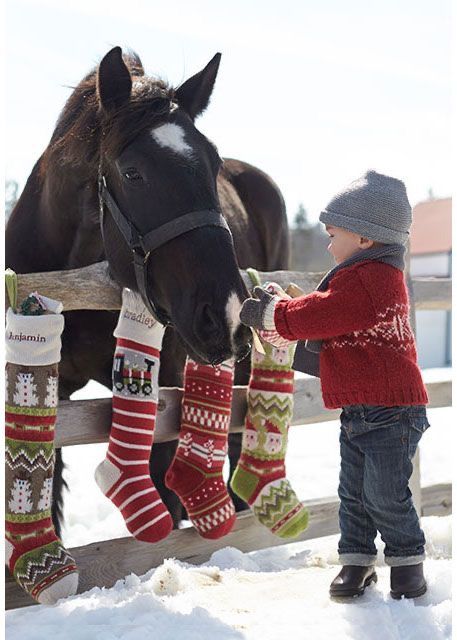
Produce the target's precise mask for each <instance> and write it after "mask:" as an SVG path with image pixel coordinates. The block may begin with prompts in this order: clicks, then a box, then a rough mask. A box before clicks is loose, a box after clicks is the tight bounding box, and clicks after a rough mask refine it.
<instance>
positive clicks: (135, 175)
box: [122, 168, 143, 182]
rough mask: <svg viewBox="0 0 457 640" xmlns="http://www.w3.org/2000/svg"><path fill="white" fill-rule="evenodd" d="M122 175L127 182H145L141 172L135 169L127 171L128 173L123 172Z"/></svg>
mask: <svg viewBox="0 0 457 640" xmlns="http://www.w3.org/2000/svg"><path fill="white" fill-rule="evenodd" d="M122 175H123V176H124V178H126V180H130V181H132V182H133V181H134V180H143V178H142V176H141V174H140V173H139V171H137V170H136V169H134V168H131V169H127V170H126V171H123V172H122Z"/></svg>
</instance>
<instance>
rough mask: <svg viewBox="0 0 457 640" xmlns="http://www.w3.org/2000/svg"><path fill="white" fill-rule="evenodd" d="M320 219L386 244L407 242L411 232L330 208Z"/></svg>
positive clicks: (323, 212)
mask: <svg viewBox="0 0 457 640" xmlns="http://www.w3.org/2000/svg"><path fill="white" fill-rule="evenodd" d="M319 220H320V221H321V222H322V223H324V224H331V225H333V226H335V227H341V228H342V229H346V230H347V231H353V232H354V233H360V235H361V236H363V237H364V238H368V239H369V240H374V241H376V242H384V243H385V244H406V242H407V241H408V238H409V232H407V233H405V232H402V231H396V230H395V229H388V228H386V227H382V226H379V225H377V224H373V223H372V222H367V221H366V220H360V219H358V218H351V217H350V216H344V215H342V214H341V213H335V212H334V211H331V210H330V209H324V211H322V212H321V214H320V216H319Z"/></svg>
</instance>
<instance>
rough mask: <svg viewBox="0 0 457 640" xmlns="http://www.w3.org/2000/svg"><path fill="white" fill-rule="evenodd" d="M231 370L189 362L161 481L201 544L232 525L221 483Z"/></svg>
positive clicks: (232, 514) (229, 503)
mask: <svg viewBox="0 0 457 640" xmlns="http://www.w3.org/2000/svg"><path fill="white" fill-rule="evenodd" d="M233 368H234V363H233V360H228V361H226V362H224V363H222V364H221V365H220V366H218V367H212V366H210V365H201V364H197V363H196V362H194V361H193V360H191V359H190V358H187V360H186V366H185V370H184V395H183V399H182V413H181V431H180V434H179V442H178V448H177V450H176V455H175V457H174V460H173V462H172V463H171V465H170V467H169V469H168V471H167V474H166V476H165V483H166V485H167V487H168V488H169V489H172V490H173V491H174V492H175V493H176V494H177V495H178V496H179V498H180V499H181V501H182V502H183V504H184V506H185V507H186V509H187V513H188V515H189V518H190V519H191V521H192V523H193V525H194V526H195V528H196V529H197V531H198V533H199V534H200V535H201V536H202V537H204V538H220V537H222V536H224V535H226V534H227V533H228V532H229V531H230V530H231V528H232V527H233V525H234V523H235V520H236V516H235V507H234V506H233V502H232V499H231V498H230V496H229V494H228V492H227V487H226V485H225V482H224V479H223V477H222V468H223V466H224V460H225V456H226V453H227V437H228V430H229V425H230V413H231V406H232V393H233Z"/></svg>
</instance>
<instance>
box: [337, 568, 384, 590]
mask: <svg viewBox="0 0 457 640" xmlns="http://www.w3.org/2000/svg"><path fill="white" fill-rule="evenodd" d="M377 581H378V576H377V575H376V572H375V570H374V567H358V566H356V565H351V564H347V565H344V567H343V568H342V569H341V571H340V572H339V574H338V575H337V576H336V578H335V579H334V580H333V582H332V584H331V585H330V595H331V596H332V597H337V598H345V597H350V596H361V595H362V594H363V592H364V591H365V587H368V585H369V584H371V583H372V582H377Z"/></svg>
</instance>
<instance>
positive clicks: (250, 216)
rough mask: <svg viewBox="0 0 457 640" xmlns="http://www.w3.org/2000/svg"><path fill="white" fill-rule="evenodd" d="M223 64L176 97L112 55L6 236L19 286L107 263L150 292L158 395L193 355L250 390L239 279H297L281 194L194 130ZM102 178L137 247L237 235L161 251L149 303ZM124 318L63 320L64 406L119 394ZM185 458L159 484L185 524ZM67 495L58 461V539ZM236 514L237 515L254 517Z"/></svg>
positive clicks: (79, 96)
mask: <svg viewBox="0 0 457 640" xmlns="http://www.w3.org/2000/svg"><path fill="white" fill-rule="evenodd" d="M219 62H220V54H217V55H216V56H214V58H213V59H212V60H211V61H210V62H209V63H208V65H207V66H206V67H205V68H204V69H203V70H202V71H200V72H199V73H197V74H196V75H194V76H193V77H191V78H190V79H188V80H187V81H186V82H184V84H182V85H181V86H180V87H179V88H177V89H173V88H171V87H169V86H167V85H166V84H165V83H163V82H162V81H160V80H157V79H154V78H151V77H148V76H146V75H145V73H144V69H143V66H142V64H141V62H140V60H139V58H138V57H137V56H136V55H135V54H128V55H124V56H122V52H121V49H120V48H119V47H116V48H114V49H112V50H111V51H110V52H109V53H108V54H107V55H106V56H105V57H104V58H103V60H102V61H101V63H100V65H99V66H98V68H96V69H95V70H93V71H92V72H91V73H89V74H88V75H87V76H86V77H85V78H84V79H83V80H82V81H81V82H80V84H79V85H78V86H77V87H76V88H75V89H74V91H73V93H72V94H71V95H70V98H69V99H68V101H67V104H66V105H65V107H64V109H63V112H62V113H61V115H60V118H59V120H58V122H57V125H56V128H55V131H54V133H53V136H52V138H51V141H50V143H49V146H48V147H47V149H46V150H45V152H44V153H43V155H42V156H41V158H40V159H39V160H38V162H37V163H36V165H35V167H34V168H33V170H32V173H31V175H30V177H29V179H28V181H27V184H26V186H25V189H24V191H23V193H22V195H21V197H20V199H19V201H18V203H17V205H16V207H15V209H14V211H13V212H12V214H11V217H10V219H9V222H8V225H7V229H6V266H7V267H10V268H12V269H14V270H15V271H16V272H17V273H29V272H38V271H54V270H63V269H74V268H78V267H84V266H87V265H89V264H92V263H94V262H98V261H101V260H108V263H109V267H110V272H111V275H112V277H113V279H114V280H116V282H117V283H118V284H119V285H120V286H126V287H129V288H131V289H134V290H137V291H138V290H139V291H140V292H141V294H142V296H143V300H144V301H145V303H146V304H148V306H150V307H152V308H153V309H154V310H155V311H157V312H160V314H161V316H162V317H165V318H166V321H167V322H169V323H170V325H172V326H170V327H169V328H168V329H167V331H166V333H165V338H164V343H163V350H162V357H161V366H160V377H159V383H160V385H161V386H179V385H181V384H182V371H183V367H184V361H185V357H186V354H189V355H190V356H191V357H192V358H194V359H195V360H197V361H198V362H206V363H208V362H209V363H214V364H215V363H218V362H220V361H222V360H224V359H226V358H228V357H231V356H235V357H236V359H237V360H238V361H239V362H238V364H237V366H236V371H235V384H247V382H248V378H249V359H248V358H244V360H243V357H244V356H245V355H246V354H247V352H248V350H249V339H250V334H249V332H248V331H247V329H246V328H245V327H243V326H242V325H240V323H239V319H238V311H239V308H240V305H241V302H242V301H243V300H244V299H245V298H246V297H247V295H248V294H247V291H246V288H245V286H244V284H243V281H242V279H241V277H240V274H239V268H246V267H249V266H251V267H255V268H257V269H259V270H262V271H272V270H276V269H286V268H287V267H288V259H289V238H288V227H287V218H286V215H285V208H284V202H283V198H282V196H281V193H280V192H279V190H278V188H277V187H276V185H275V184H274V183H273V182H272V180H271V179H270V178H269V177H268V176H267V175H265V174H264V173H263V172H261V171H260V170H259V169H257V168H255V167H253V166H251V165H248V164H246V163H244V162H240V161H238V160H229V159H225V160H223V161H222V160H221V158H220V157H219V154H218V152H217V149H216V147H215V146H214V144H212V143H211V142H210V141H209V140H208V139H207V138H206V137H205V136H204V135H203V134H202V133H201V132H200V131H198V129H197V128H196V127H195V124H194V121H195V118H196V117H197V116H198V115H199V114H201V113H202V111H203V110H204V109H205V108H206V107H207V105H208V103H209V99H210V96H211V93H212V90H213V86H214V82H215V79H216V75H217V71H218V67H219ZM99 177H102V178H103V183H104V184H106V185H107V188H109V193H110V197H111V198H112V202H113V203H114V204H113V205H112V207H111V209H113V208H116V209H117V210H119V211H121V212H122V215H123V216H124V217H125V219H126V220H127V221H128V224H129V225H130V226H129V229H130V230H131V229H134V230H135V234H136V237H145V236H146V235H148V234H149V232H151V230H157V229H159V228H163V226H164V225H167V224H168V223H169V222H170V221H173V224H174V221H176V220H179V221H181V218H183V217H185V216H186V215H188V214H189V213H191V212H192V213H194V212H201V211H204V212H208V211H210V212H212V214H211V215H219V214H218V213H217V212H220V211H221V212H222V214H223V216H224V218H225V220H226V221H227V223H228V226H229V227H230V230H231V233H230V232H229V231H228V230H227V229H224V228H223V227H222V226H220V225H219V226H215V225H213V224H210V223H207V224H204V226H199V227H197V228H190V229H188V230H185V231H181V233H179V235H176V236H173V237H172V238H171V239H169V240H168V241H165V242H162V244H160V246H158V247H157V248H155V249H154V250H153V251H151V252H150V255H147V256H144V255H143V256H142V257H144V258H145V259H144V264H145V265H146V266H145V270H144V276H145V281H144V287H143V289H142V288H141V286H139V284H138V279H137V277H136V272H135V269H134V266H133V257H134V253H132V250H131V248H129V246H128V243H127V242H126V239H125V234H124V235H123V233H122V232H121V230H120V229H119V226H118V224H116V221H115V215H114V212H113V210H110V207H109V206H108V207H105V208H104V214H102V215H100V200H99V195H100V194H99V185H100V184H101V182H100V181H99ZM102 210H103V207H102ZM199 215H200V214H199ZM204 215H207V214H204ZM224 224H225V223H224ZM168 226H169V225H168ZM167 228H168V227H167ZM117 315H118V314H117V313H113V312H94V311H77V312H76V311H72V312H67V313H65V330H64V333H63V337H62V361H61V364H60V398H61V399H68V398H69V396H70V394H72V393H73V392H74V391H76V390H78V389H80V388H81V387H83V386H84V385H85V384H86V383H87V382H88V380H90V379H93V380H96V381H98V382H100V383H101V384H103V385H105V386H106V387H108V388H111V369H112V358H113V352H114V338H113V337H112V332H113V329H114V326H115V324H116V321H117ZM74 428H75V429H78V425H77V424H75V426H74ZM239 448H240V438H239V437H231V438H230V454H229V455H230V461H231V466H232V467H233V463H234V462H235V461H236V459H237V457H238V454H239ZM174 449H175V445H174V446H171V445H169V444H164V445H156V446H155V447H154V448H153V455H152V457H151V475H152V477H153V479H154V482H155V483H156V486H157V488H158V490H159V491H160V493H161V495H162V497H163V499H164V501H165V503H166V504H167V506H168V508H169V509H170V511H171V513H172V515H173V518H174V522H175V524H176V523H177V522H178V521H179V519H180V518H181V511H180V505H179V502H178V500H177V497H176V496H175V495H174V494H172V492H171V491H169V490H168V489H166V488H165V486H164V484H163V476H164V473H165V470H166V469H167V467H168V465H169V463H170V462H171V459H172V456H173V454H174ZM58 454H59V452H58ZM81 472H83V470H82V471H81ZM62 486H63V480H62V461H61V456H60V454H59V455H58V456H57V462H56V472H55V481H54V510H53V517H54V523H55V525H56V529H57V531H58V532H60V523H59V520H61V515H62V514H61V509H62ZM234 500H235V504H236V506H237V508H241V507H243V506H244V505H243V503H242V502H241V501H240V499H239V498H237V497H234Z"/></svg>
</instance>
